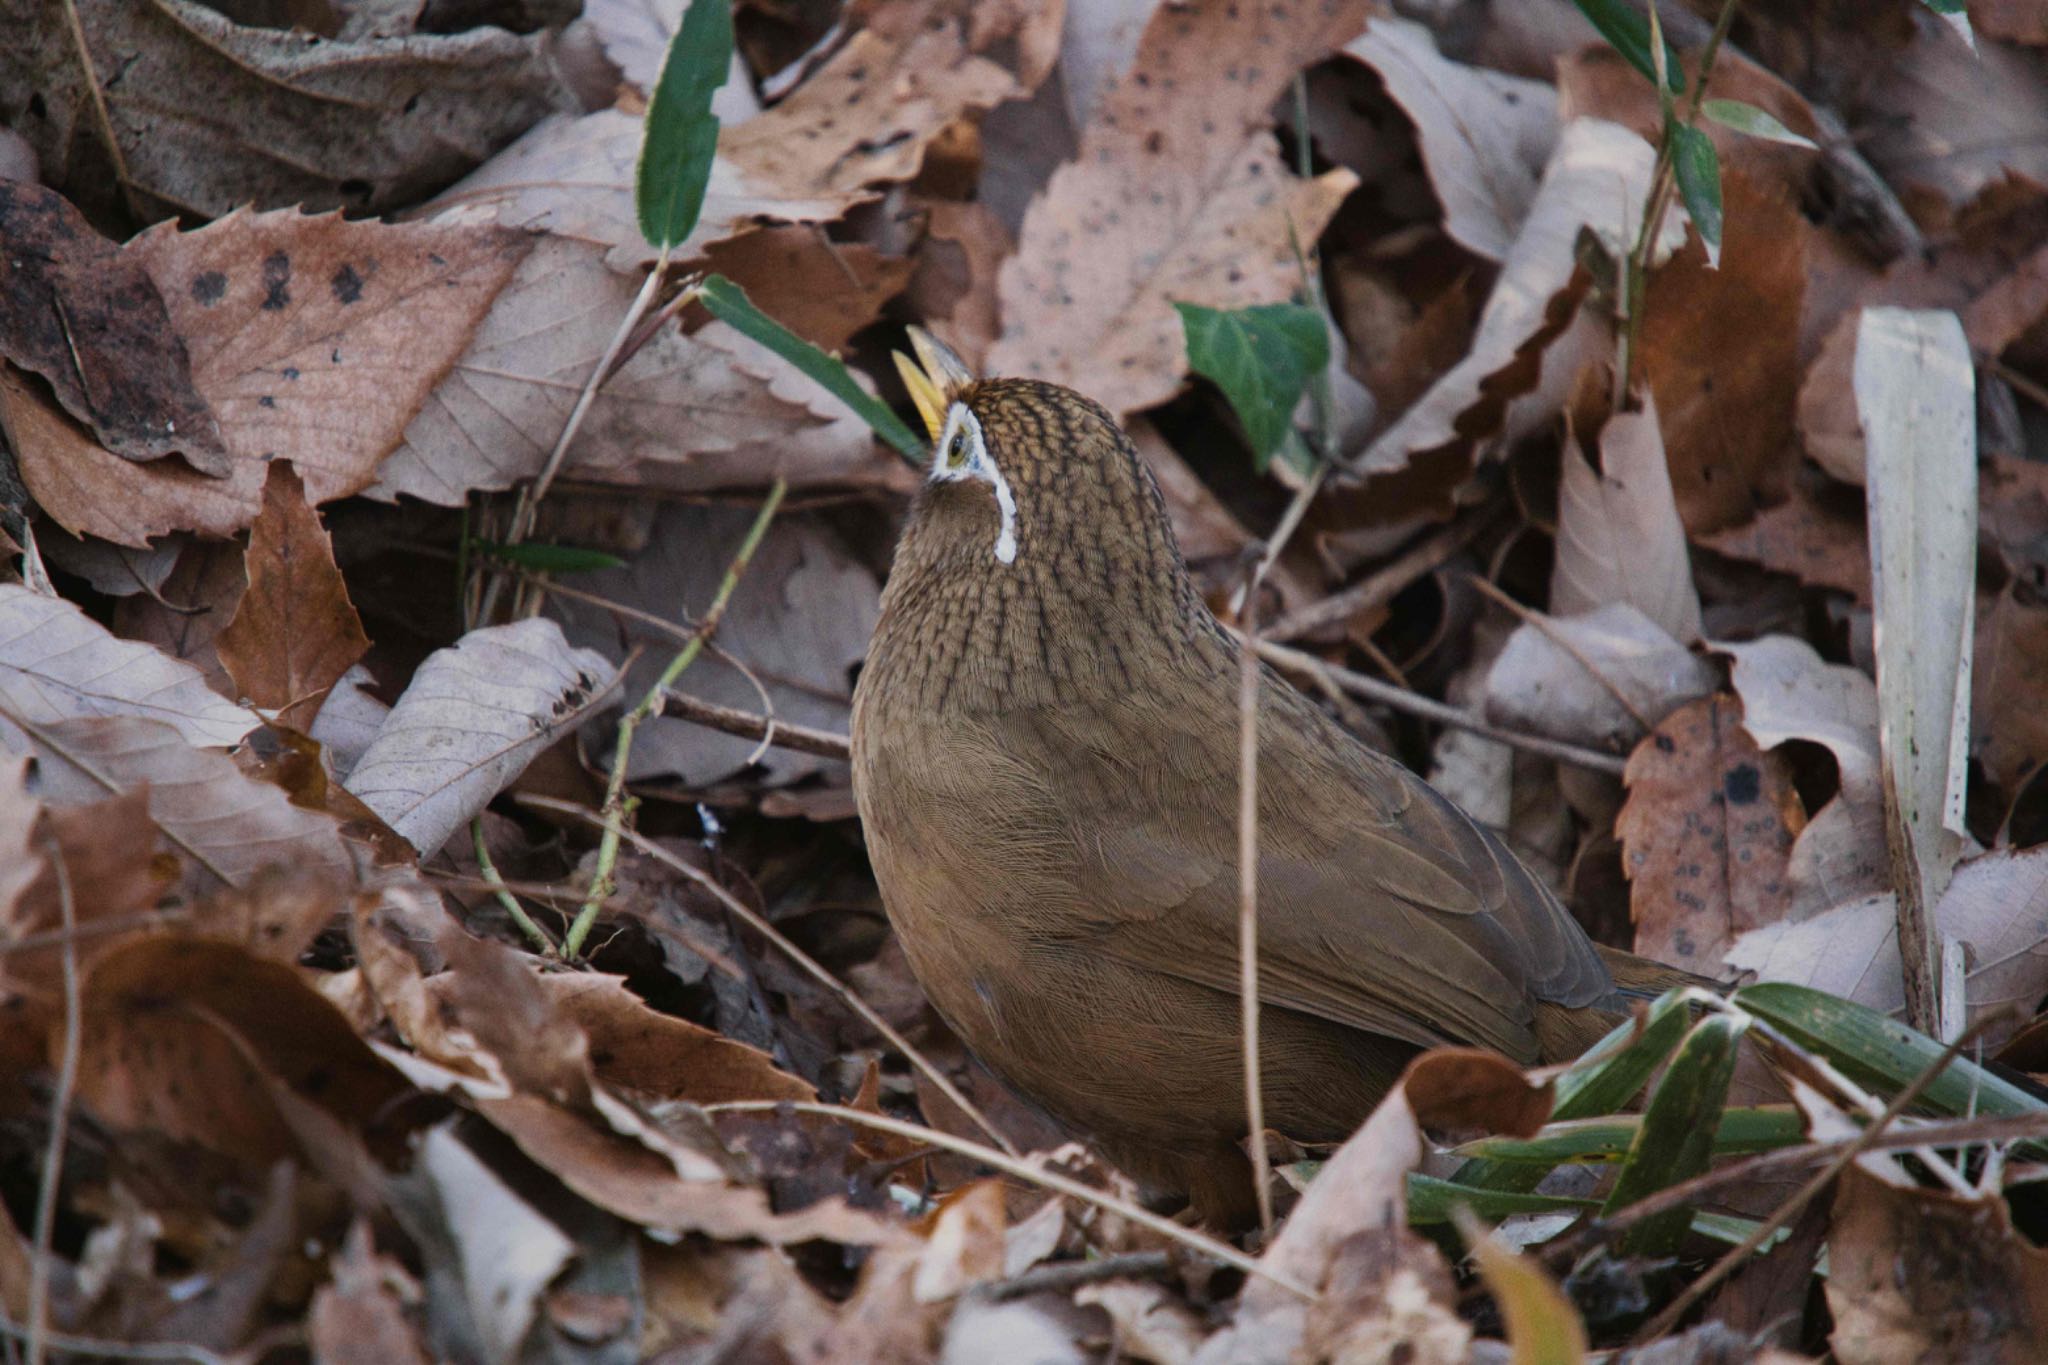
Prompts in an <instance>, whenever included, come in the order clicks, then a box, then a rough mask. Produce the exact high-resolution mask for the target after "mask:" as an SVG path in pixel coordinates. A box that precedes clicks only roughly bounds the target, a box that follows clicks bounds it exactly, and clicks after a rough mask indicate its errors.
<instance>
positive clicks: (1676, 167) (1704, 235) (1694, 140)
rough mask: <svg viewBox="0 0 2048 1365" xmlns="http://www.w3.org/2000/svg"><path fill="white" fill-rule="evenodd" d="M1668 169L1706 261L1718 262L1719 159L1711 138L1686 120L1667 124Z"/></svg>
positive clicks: (1719, 247) (1719, 216)
mask: <svg viewBox="0 0 2048 1365" xmlns="http://www.w3.org/2000/svg"><path fill="white" fill-rule="evenodd" d="M1671 169H1672V171H1673V172H1674V173H1675V174H1676V176H1677V177H1678V195H1679V198H1681V199H1683V200H1684V201H1685V211H1686V212H1687V213H1689V214H1691V215H1692V225H1693V226H1694V227H1696V228H1698V229H1699V230H1700V239H1701V240H1702V241H1704V242H1705V243H1706V244H1707V261H1708V263H1709V264H1711V265H1716V266H1718V265H1720V264H1721V159H1720V158H1719V157H1718V156H1716V155H1715V153H1714V140H1713V139H1712V138H1710V137H1708V136H1707V135H1706V134H1705V133H1703V132H1701V131H1700V130H1699V129H1697V128H1695V127H1693V126H1692V125H1691V124H1689V123H1674V124H1672V125H1671Z"/></svg>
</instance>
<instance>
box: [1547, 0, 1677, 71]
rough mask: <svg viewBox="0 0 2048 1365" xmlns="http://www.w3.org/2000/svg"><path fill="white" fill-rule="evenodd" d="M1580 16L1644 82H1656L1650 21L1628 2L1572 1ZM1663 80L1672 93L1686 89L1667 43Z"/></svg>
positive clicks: (1667, 42)
mask: <svg viewBox="0 0 2048 1365" xmlns="http://www.w3.org/2000/svg"><path fill="white" fill-rule="evenodd" d="M1574 3H1576V4H1577V5H1578V7H1579V13H1581V14H1583V15H1585V16H1586V17H1587V18H1588V19H1590V20H1592V21H1593V27H1594V28H1597V29H1599V30H1600V36H1601V37H1603V38H1605V39H1606V40H1607V41H1608V42H1610V43H1612V44H1614V50H1615V51H1616V52H1619V53H1620V54H1621V55H1622V57H1623V58H1624V59H1626V60H1627V62H1628V64H1629V65H1630V66H1632V67H1634V68H1635V69H1636V70H1638V71H1640V72H1642V73H1643V77H1644V79H1646V80H1649V81H1652V82H1654V81H1655V80H1656V79H1657V64H1656V63H1655V62H1654V61H1652V60H1651V59H1650V21H1649V19H1648V18H1647V17H1646V16H1645V15H1644V14H1643V12H1642V11H1640V10H1637V9H1635V8H1633V7H1631V6H1630V5H1629V4H1628V0H1574ZM1664 78H1665V80H1666V81H1667V82H1668V84H1669V88H1670V89H1671V90H1673V91H1681V90H1684V89H1685V73H1684V72H1683V71H1681V70H1680V69H1679V66H1678V50H1677V49H1676V48H1674V47H1672V46H1671V43H1670V41H1669V40H1668V39H1667V40H1666V41H1665V43H1664Z"/></svg>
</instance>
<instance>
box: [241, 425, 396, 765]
mask: <svg viewBox="0 0 2048 1365" xmlns="http://www.w3.org/2000/svg"><path fill="white" fill-rule="evenodd" d="M243 563H244V564H245V566H246V571H247V574H248V583H249V587H248V591H247V592H246V593H244V594H243V596H242V600H241V603H240V605H239V606H238V607H237V608H236V610H235V618H234V620H232V621H230V622H229V623H228V625H227V627H226V628H225V629H223V630H222V631H221V633H220V637H219V640H218V642H217V647H218V650H219V657H220V661H221V666H222V667H223V668H225V669H226V670H227V671H228V675H229V676H230V677H232V678H233V679H234V681H235V685H236V686H237V687H238V688H240V689H241V695H242V696H244V697H246V698H248V699H249V701H251V702H252V703H254V704H255V705H257V706H259V707H261V708H263V709H264V710H265V711H268V712H273V713H274V714H275V716H276V719H277V720H278V721H280V722H281V723H283V724H285V725H289V726H291V727H292V728H293V729H295V730H304V729H306V728H307V727H308V726H309V725H311V724H312V721H313V717H314V716H315V715H316V714H317V713H318V712H319V710H320V703H321V702H322V701H324V700H325V699H326V697H327V690H328V689H329V688H331V687H333V686H334V684H335V682H336V680H337V679H339V678H340V677H341V675H342V674H343V673H346V672H347V671H348V669H349V666H350V665H351V664H353V663H355V661H356V660H357V659H360V658H361V657H362V656H363V653H364V651H366V650H368V649H369V647H370V637H369V636H367V635H365V634H364V633H363V623H362V622H361V620H359V619H358V618H357V616H356V609H355V607H354V605H353V604H351V603H350V602H349V600H348V585H347V584H345V583H343V582H342V581H341V570H340V569H338V568H336V567H335V564H334V545H333V543H332V542H331V541H329V539H328V538H327V528H326V527H324V526H322V525H321V524H320V514H319V513H318V512H316V511H314V510H313V509H312V507H310V506H309V505H308V504H307V502H306V493H305V489H304V487H303V486H302V485H301V484H300V482H299V476H298V473H297V471H296V470H294V469H293V468H292V465H291V462H290V461H288V460H278V461H276V462H274V463H273V464H272V465H271V466H270V477H269V478H268V479H267V480H265V482H264V486H263V511H262V512H261V514H259V515H258V516H257V518H256V524H255V525H254V526H253V527H251V528H250V531H249V549H248V553H247V555H246V556H245V557H244V560H243Z"/></svg>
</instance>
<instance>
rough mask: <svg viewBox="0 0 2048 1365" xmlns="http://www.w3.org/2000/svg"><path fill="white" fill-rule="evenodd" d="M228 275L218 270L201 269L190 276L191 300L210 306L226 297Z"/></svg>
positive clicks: (203, 306) (200, 304) (203, 305)
mask: <svg viewBox="0 0 2048 1365" xmlns="http://www.w3.org/2000/svg"><path fill="white" fill-rule="evenodd" d="M227 292H228V277H227V276H225V275H223V274H221V273H220V272H219V271H218V270H202V271H200V272H199V273H198V274H197V275H194V276H193V277H192V301H193V302H194V303H196V304H198V305H199V306H200V307H202V308H211V307H213V305H215V304H216V303H219V302H220V301H221V300H222V299H224V298H226V297H227Z"/></svg>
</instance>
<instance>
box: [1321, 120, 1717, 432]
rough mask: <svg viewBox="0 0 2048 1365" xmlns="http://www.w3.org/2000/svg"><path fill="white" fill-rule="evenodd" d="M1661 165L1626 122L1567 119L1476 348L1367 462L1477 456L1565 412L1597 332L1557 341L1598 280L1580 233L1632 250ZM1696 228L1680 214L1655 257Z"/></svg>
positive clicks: (1613, 249)
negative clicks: (1490, 443)
mask: <svg viewBox="0 0 2048 1365" xmlns="http://www.w3.org/2000/svg"><path fill="white" fill-rule="evenodd" d="M1654 161H1655V155H1654V153H1653V152H1652V151H1651V149H1650V145H1649V144H1648V143H1647V142H1644V141H1643V140H1642V139H1641V138H1640V137H1638V136H1636V135H1635V134H1634V133H1632V132H1630V131H1629V130H1628V129H1626V128H1623V127H1621V126H1620V125H1618V124H1613V123H1604V122H1602V121H1600V120H1598V119H1575V120H1573V121H1572V122H1571V123H1568V124H1566V125H1565V127H1564V131H1563V132H1562V133H1561V134H1560V135H1559V137H1558V142H1557V150H1556V151H1555V152H1554V153H1552V155H1551V158H1550V164H1549V165H1548V166H1546V167H1545V168H1544V171H1543V180H1542V183H1541V184H1540V185H1539V187H1538V189H1537V191H1536V202H1535V203H1534V204H1533V205H1531V206H1530V209H1529V214H1528V217H1527V218H1526V219H1524V221H1523V223H1522V230H1521V235H1520V236H1518V237H1517V238H1516V239H1515V243H1514V246H1513V247H1512V248H1510V249H1509V251H1508V254H1507V259H1506V260H1504V261H1503V262H1502V263H1501V272H1500V278H1499V280H1498V281H1497V282H1496V283H1495V285H1494V288H1493V293H1492V294H1491V295H1489V296H1488V297H1487V301H1486V307H1485V309H1484V310H1483V311H1482V312H1481V313H1480V315H1479V326H1478V330H1477V331H1476V332H1475V333H1474V335H1473V338H1472V349H1471V351H1470V353H1469V354H1467V355H1466V357H1465V358H1464V359H1463V360H1461V361H1460V362H1459V363H1458V364H1457V365H1456V366H1454V367H1453V368H1452V369H1451V370H1450V371H1449V372H1448V373H1446V374H1444V375H1443V376H1442V377H1441V378H1439V379H1438V380H1437V381H1436V383H1435V384H1433V385H1432V386H1431V387H1430V389H1429V391H1428V392H1427V393H1425V394H1424V395H1423V396H1422V397H1421V398H1420V399H1419V400H1417V401H1416V403H1415V405H1414V406H1413V407H1411V408H1409V409H1408V410H1407V411H1406V412H1404V413H1402V414H1401V416H1400V417H1399V418H1398V419H1397V420H1396V421H1395V422H1394V424H1393V425H1392V426H1390V427H1388V428H1387V429H1386V430H1385V431H1383V432H1381V433H1380V435H1379V436H1378V437H1377V438H1376V439H1375V440H1374V441H1373V442H1372V444H1371V445H1370V446H1368V447H1367V448H1366V450H1365V453H1364V454H1363V455H1362V456H1360V457H1359V460H1358V461H1357V462H1356V463H1357V464H1358V466H1359V467H1360V468H1362V469H1364V470H1366V471H1369V472H1372V473H1388V472H1392V471H1394V470H1400V469H1406V468H1407V467H1408V465H1409V463H1410V462H1411V461H1412V460H1414V459H1416V458H1417V457H1419V456H1421V455H1424V454H1426V453H1433V452H1469V451H1470V450H1472V449H1473V448H1474V447H1475V446H1476V445H1477V443H1478V442H1479V441H1480V440H1482V439H1484V438H1486V437H1489V436H1492V435H1494V434H1496V433H1498V432H1499V431H1501V430H1502V429H1503V428H1505V429H1506V430H1507V431H1508V432H1509V433H1510V434H1513V433H1515V432H1518V431H1524V430H1530V429H1533V426H1535V425H1539V424H1541V423H1542V422H1544V421H1548V420H1549V419H1551V418H1553V417H1555V416H1556V415H1557V412H1558V411H1559V408H1560V406H1561V405H1562V403H1563V401H1564V397H1565V390H1566V386H1567V385H1568V384H1569V383H1570V382H1571V379H1572V377H1573V376H1574V375H1576V374H1577V373H1578V371H1579V368H1580V363H1581V361H1582V360H1583V359H1584V358H1586V356H1587V355H1588V354H1589V353H1590V349H1591V337H1590V335H1584V334H1580V333H1579V332H1577V330H1576V329H1575V336H1576V337H1577V339H1576V340H1575V341H1574V342H1573V343H1571V344H1569V345H1566V346H1564V347H1563V348H1561V349H1558V348H1557V343H1558V342H1559V340H1560V338H1561V337H1563V336H1564V335H1565V333H1566V331H1567V329H1568V328H1570V327H1571V326H1572V324H1573V323H1574V321H1575V320H1577V319H1579V316H1580V315H1579V305H1580V303H1581V301H1582V300H1583V298H1584V297H1585V291H1586V289H1587V287H1588V286H1589V281H1588V279H1587V277H1586V276H1585V275H1583V274H1581V273H1580V272H1579V269H1578V256H1577V252H1578V241H1579V233H1580V231H1581V230H1582V229H1587V228H1590V229H1591V230H1592V231H1593V232H1594V233H1595V234H1596V235H1597V236H1598V237H1599V239H1600V240H1601V241H1602V242H1603V243H1605V244H1606V245H1607V247H1608V249H1609V251H1610V253H1611V254H1612V255H1614V256H1615V257H1616V258H1617V259H1618V258H1620V257H1621V256H1623V255H1625V254H1626V253H1627V244H1629V243H1633V242H1634V240H1635V238H1636V236H1637V233H1638V229H1639V223H1640V217H1641V212H1642V204H1643V200H1644V196H1645V194H1646V192H1647V191H1648V189H1649V185H1650V170H1651V166H1652V165H1653V163H1654ZM1685 230H1686V220H1685V216H1684V214H1682V213H1680V212H1677V211H1676V210H1674V211H1673V212H1672V213H1671V214H1670V215H1669V216H1667V217H1666V218H1665V220H1664V225H1663V229H1662V231H1661V232H1660V234H1659V236H1658V239H1657V243H1656V250H1655V251H1654V252H1653V257H1654V259H1656V260H1658V261H1661V260H1662V259H1663V258H1664V257H1665V256H1666V255H1668V254H1669V253H1670V252H1671V251H1673V250H1675V249H1676V248H1677V247H1678V246H1679V245H1680V244H1681V243H1682V242H1683V241H1684V240H1685ZM1585 325H1590V324H1585ZM1581 343H1584V344H1581ZM1517 400H1521V401H1519V402H1517Z"/></svg>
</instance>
